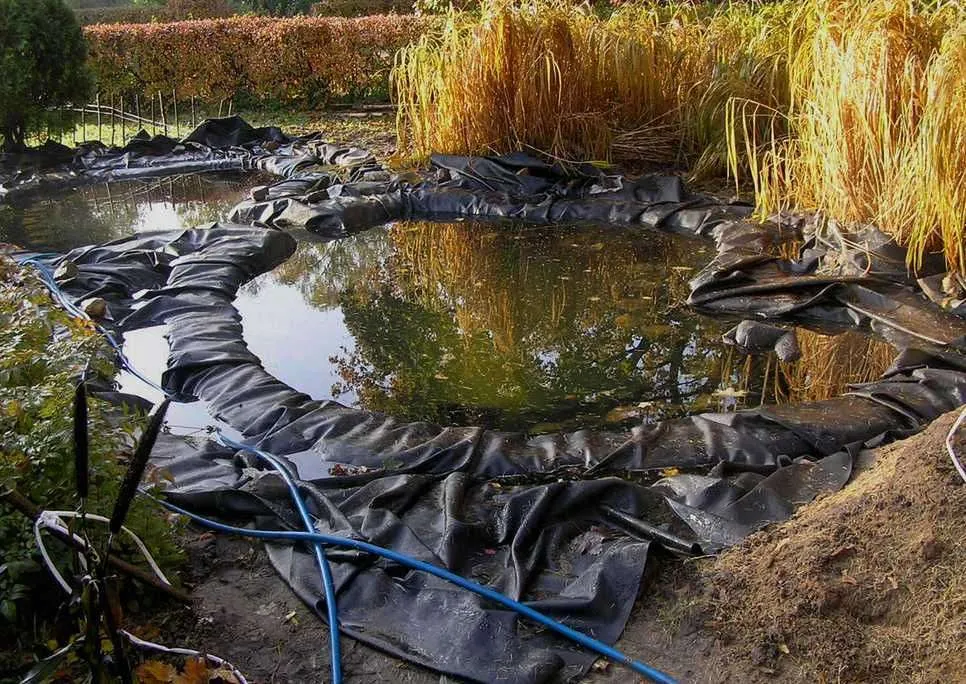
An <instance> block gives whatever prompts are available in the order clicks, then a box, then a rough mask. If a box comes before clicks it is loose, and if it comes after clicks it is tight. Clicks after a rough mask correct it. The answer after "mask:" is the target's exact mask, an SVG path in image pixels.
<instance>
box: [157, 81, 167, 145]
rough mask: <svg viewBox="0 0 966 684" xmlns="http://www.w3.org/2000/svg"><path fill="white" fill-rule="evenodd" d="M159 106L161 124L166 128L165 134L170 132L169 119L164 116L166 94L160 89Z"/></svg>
mask: <svg viewBox="0 0 966 684" xmlns="http://www.w3.org/2000/svg"><path fill="white" fill-rule="evenodd" d="M158 107H159V108H160V109H161V126H162V127H163V128H164V134H165V135H167V134H168V120H167V118H166V117H165V116H164V96H163V95H162V94H161V91H160V90H159V91H158Z"/></svg>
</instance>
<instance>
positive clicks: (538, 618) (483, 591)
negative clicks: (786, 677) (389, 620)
mask: <svg viewBox="0 0 966 684" xmlns="http://www.w3.org/2000/svg"><path fill="white" fill-rule="evenodd" d="M141 493H142V494H144V495H145V496H147V497H148V498H150V499H152V500H153V501H155V502H157V503H159V504H160V505H162V506H164V507H165V508H167V509H168V510H170V511H173V512H175V513H179V514H181V515H185V516H187V517H189V518H190V519H191V520H193V521H195V522H197V523H198V524H200V525H202V526H204V527H207V528H209V529H212V530H217V531H219V532H225V533H228V534H237V535H240V536H243V537H252V538H254V539H268V540H272V541H279V540H283V539H287V540H291V541H301V542H311V543H322V544H326V545H328V546H341V547H343V548H349V549H354V550H356V551H362V552H364V553H370V554H373V555H375V556H379V557H381V558H385V559H387V560H390V561H393V562H395V563H399V564H400V565H403V566H405V567H407V568H411V569H413V570H421V571H423V572H428V573H429V574H431V575H434V576H435V577H439V578H440V579H444V580H446V581H448V582H450V583H452V584H455V585H456V586H458V587H461V588H463V589H466V590H468V591H471V592H473V593H474V594H476V595H478V596H482V597H483V598H485V599H487V600H489V601H492V602H493V603H496V604H499V605H501V606H503V607H504V608H507V609H509V610H512V611H514V612H515V613H517V614H519V615H522V616H524V617H527V618H529V619H531V620H533V621H534V622H536V623H537V624H539V625H542V626H543V627H546V628H547V629H549V630H551V631H554V632H556V633H557V634H559V635H561V636H563V637H566V638H567V639H570V640H571V641H573V642H575V643H577V644H579V645H581V646H583V647H585V648H587V649H588V650H590V651H593V652H594V653H596V654H597V655H600V656H603V657H605V658H608V659H610V660H612V661H614V662H615V663H618V664H619V665H623V666H625V667H627V668H629V669H631V670H633V671H634V672H636V673H638V674H640V675H643V676H645V677H647V678H648V679H650V680H651V681H653V682H658V683H659V684H677V680H675V679H674V678H673V677H672V676H671V675H669V674H666V673H664V672H661V671H660V670H658V669H656V668H653V667H651V666H650V665H648V664H646V663H643V662H641V661H639V660H634V659H633V658H631V657H630V656H628V655H625V654H624V653H621V652H620V651H618V650H617V649H616V648H613V647H611V646H608V645H607V644H605V643H604V642H602V641H598V640H597V639H594V638H593V637H589V636H587V635H586V634H583V633H581V632H578V631H577V630H575V629H572V628H570V627H567V626H566V625H565V624H563V623H560V622H557V621H556V620H554V619H553V618H551V617H549V616H547V615H544V614H543V613H541V612H539V611H537V610H534V609H533V608H531V607H530V606H528V605H526V604H524V603H520V602H519V601H514V600H513V599H511V598H509V597H508V596H504V595H503V594H501V593H500V592H498V591H494V590H493V589H490V588H489V587H485V586H483V585H482V584H477V583H476V582H474V581H472V580H469V579H466V578H465V577H461V576H460V575H457V574H456V573H454V572H451V571H449V570H447V569H446V568H441V567H438V566H436V565H433V564H432V563H427V562H425V561H421V560H419V559H417V558H411V557H410V556H405V555H403V554H401V553H397V552H396V551H393V550H392V549H386V548H383V547H381V546H376V545H375V544H370V543H369V542H364V541H360V540H358V539H351V538H349V537H338V536H335V535H330V534H319V533H314V532H313V533H309V532H293V531H289V530H252V529H246V528H244V527H234V526H232V525H226V524H224V523H220V522H216V521H214V520H210V519H208V518H204V517H202V516H200V515H198V514H196V513H192V512H191V511H187V510H185V509H184V508H181V507H180V506H177V505H175V504H173V503H171V502H170V501H164V500H161V499H158V498H157V497H155V496H152V495H151V494H149V493H148V492H146V491H144V490H141Z"/></svg>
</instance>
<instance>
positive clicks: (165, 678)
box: [134, 660, 178, 684]
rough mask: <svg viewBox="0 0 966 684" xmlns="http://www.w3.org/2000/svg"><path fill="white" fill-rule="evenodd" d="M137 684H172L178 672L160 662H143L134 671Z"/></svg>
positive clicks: (172, 666)
mask: <svg viewBox="0 0 966 684" xmlns="http://www.w3.org/2000/svg"><path fill="white" fill-rule="evenodd" d="M134 674H135V675H136V676H137V681H138V684H173V682H174V681H175V677H177V676H178V671H177V670H176V669H175V668H174V665H169V664H168V663H163V662H161V661H160V660H145V661H144V662H143V663H141V664H140V665H138V666H137V669H135V670H134Z"/></svg>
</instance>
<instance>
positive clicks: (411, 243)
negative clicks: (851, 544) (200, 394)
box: [0, 176, 893, 433]
mask: <svg viewBox="0 0 966 684" xmlns="http://www.w3.org/2000/svg"><path fill="white" fill-rule="evenodd" d="M257 182H258V180H257V179H252V178H246V177H242V176H191V177H186V178H179V179H165V180H160V181H153V182H151V183H136V184H120V183H117V184H113V185H112V186H110V187H108V186H104V185H102V186H96V187H89V188H86V189H83V190H78V191H74V192H70V193H66V194H64V195H62V196H59V197H55V198H49V199H46V200H44V201H43V202H38V203H33V204H31V205H29V206H27V207H23V208H17V207H6V208H0V240H3V241H8V242H15V243H17V244H20V245H23V246H26V247H31V248H34V249H43V250H52V251H65V250H67V249H70V248H72V247H76V246H79V245H84V244H90V243H93V242H104V241H107V240H112V239H116V238H119V237H124V236H125V235H129V234H131V233H134V232H137V231H141V230H146V229H151V230H166V229H178V228H184V227H189V226H193V225H196V224H200V223H205V222H210V221H215V220H218V219H219V218H220V217H222V216H224V215H225V214H227V212H228V210H229V209H230V208H231V206H233V205H234V204H235V202H237V201H238V199H240V198H241V197H242V195H243V193H244V190H245V189H246V188H247V187H250V186H251V185H252V184H255V183H257ZM295 236H296V238H297V239H298V242H299V245H298V249H297V251H296V253H295V254H294V255H293V256H292V257H291V258H290V259H289V260H288V261H287V262H286V263H284V264H282V265H281V266H279V267H278V268H277V269H275V271H273V272H271V273H267V274H264V275H262V276H260V277H258V278H256V279H255V280H253V281H252V282H250V283H248V284H247V285H245V286H244V287H243V288H242V289H241V291H240V293H239V296H238V298H237V300H236V307H237V308H238V310H239V312H240V313H241V315H242V318H243V325H244V331H245V340H246V342H247V344H248V345H249V347H250V348H251V349H252V351H253V352H255V353H256V354H257V355H258V356H259V357H260V359H261V360H262V362H263V364H264V366H265V368H266V370H268V371H269V372H270V373H272V374H273V375H275V376H276V377H278V378H279V379H281V380H282V381H284V382H286V383H287V384H289V385H291V386H292V387H294V388H296V389H299V390H301V391H303V392H306V393H307V394H310V395H311V396H313V397H314V398H316V399H327V398H332V399H335V400H337V401H339V402H341V403H344V404H346V405H350V406H360V407H364V408H367V409H371V410H377V411H384V412H387V413H390V414H392V415H394V416H397V417H399V418H401V419H407V420H429V421H432V422H436V423H441V424H477V425H485V426H488V427H493V428H499V429H512V430H526V431H530V432H534V433H537V432H548V431H554V430H562V429H570V428H576V427H580V426H604V425H608V426H614V427H616V426H619V425H621V424H627V423H630V422H640V421H641V420H660V419H663V418H669V417H674V416H680V415H685V414H689V413H696V412H701V411H708V410H733V409H735V408H740V407H743V406H755V405H758V404H760V403H773V402H783V401H800V400H807V399H823V398H827V397H829V396H834V395H835V394H838V393H841V392H842V391H843V390H844V389H845V388H846V385H847V384H848V383H849V382H862V381H866V380H870V379H873V378H875V377H878V375H879V374H881V372H882V371H883V370H884V369H885V367H886V366H887V365H888V363H889V362H890V361H891V358H892V355H893V351H892V348H891V347H890V346H888V345H887V344H885V343H883V342H881V341H878V340H875V339H872V338H868V337H865V336H863V335H860V334H857V333H851V332H850V333H844V334H840V335H836V336H828V335H823V334H819V333H817V332H813V331H808V330H800V331H799V341H800V345H801V347H802V352H803V357H802V359H801V360H800V361H798V362H797V363H793V364H785V363H782V362H779V361H778V360H777V359H776V358H775V357H774V355H766V356H760V357H754V358H746V357H744V356H741V355H740V354H738V353H737V352H735V351H734V350H733V349H732V348H730V347H728V346H726V345H724V344H723V343H722V341H721V336H722V334H723V333H724V332H725V331H726V330H727V329H728V328H729V327H731V326H732V325H734V324H735V323H736V322H737V321H735V320H720V319H714V318H710V317H706V316H702V315H700V314H698V313H696V312H694V311H693V310H691V309H689V308H688V307H687V306H686V305H685V304H684V302H685V300H686V298H687V295H688V292H689V288H688V281H689V280H690V279H691V278H692V277H693V276H694V275H695V273H696V272H697V271H698V270H699V269H700V268H701V267H702V266H703V265H704V264H705V263H707V261H708V260H709V259H710V258H711V256H712V255H713V249H714V248H713V245H712V244H711V243H710V242H705V241H701V240H696V239H689V238H682V237H677V236H670V235H667V234H663V233H658V232H654V231H647V230H629V229H616V228H605V227H597V226H562V225H561V226H553V227H534V226H524V225H514V224H507V223H502V224H497V223H476V222H471V221H464V222H455V223H445V224H444V223H430V222H413V223H399V224H395V225H390V226H385V227H380V228H375V229H372V230H369V231H366V232H363V233H359V234H356V235H353V236H350V237H346V238H342V239H339V240H323V239H321V238H319V237H317V236H314V235H312V234H309V233H304V232H302V233H296V234H295ZM163 333H164V330H163V329H162V328H153V329H148V330H141V331H135V332H132V333H128V334H127V335H126V340H125V349H126V351H127V352H128V354H129V356H130V357H131V359H132V361H133V362H134V363H135V365H136V366H137V367H138V368H140V369H142V370H143V371H144V372H145V373H146V374H148V375H150V376H152V377H154V378H156V379H157V378H160V375H161V373H162V371H163V370H164V367H165V361H166V357H167V344H166V341H165V340H164V338H163ZM120 381H121V384H122V387H123V388H124V389H125V390H127V391H135V392H137V393H140V394H143V395H146V396H148V397H149V398H151V399H157V397H156V396H154V395H153V394H152V391H151V390H150V388H148V387H146V386H144V385H143V383H140V382H139V381H137V380H136V379H134V378H131V377H129V376H126V375H122V376H121V378H120ZM170 422H171V423H172V424H173V426H180V427H179V429H183V430H188V431H190V430H192V429H197V428H198V427H200V426H201V425H204V424H205V423H206V422H208V423H210V422H211V419H210V418H209V417H208V416H207V414H206V413H205V412H204V410H203V408H202V407H200V406H197V405H192V406H182V407H178V408H177V409H176V410H174V411H173V412H172V415H171V417H170Z"/></svg>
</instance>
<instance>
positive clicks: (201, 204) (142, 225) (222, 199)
mask: <svg viewBox="0 0 966 684" xmlns="http://www.w3.org/2000/svg"><path fill="white" fill-rule="evenodd" d="M251 183H252V181H251V180H250V179H248V180H245V177H243V176H222V175H216V176H203V175H200V174H198V175H191V176H178V177H172V178H162V179H154V180H142V181H126V182H117V183H100V184H98V185H90V186H85V187H82V188H79V189H77V190H67V191H63V192H58V193H55V194H52V195H50V196H48V197H45V198H42V199H38V198H31V200H30V201H29V202H26V201H25V202H24V203H22V204H21V205H19V206H16V207H4V208H3V210H2V211H0V231H2V236H3V237H2V239H4V240H6V241H9V242H15V243H17V244H20V245H23V246H30V247H37V248H43V249H48V250H55V251H67V250H69V249H71V248H73V247H77V246H80V245H89V244H97V243H101V242H107V241H109V240H114V239H117V238H121V237H125V236H127V235H130V234H132V233H133V232H135V231H136V230H138V229H149V230H165V229H175V228H180V227H188V226H194V225H199V224H203V223H210V222H212V221H218V220H221V219H223V218H224V216H225V215H226V214H227V213H228V211H229V210H230V209H231V207H232V206H234V204H235V203H237V201H238V200H239V199H240V198H241V196H242V193H243V190H244V189H246V188H248V187H250V186H251ZM165 208H166V209H169V210H170V211H171V214H172V215H173V216H170V217H169V218H167V220H164V219H163V218H159V216H160V217H163V216H164V214H163V212H161V211H160V210H162V209H165Z"/></svg>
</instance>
